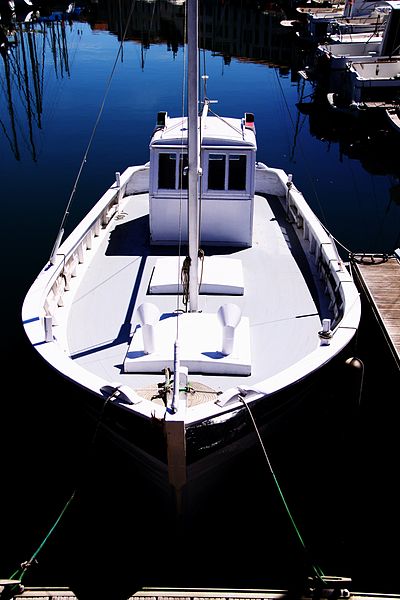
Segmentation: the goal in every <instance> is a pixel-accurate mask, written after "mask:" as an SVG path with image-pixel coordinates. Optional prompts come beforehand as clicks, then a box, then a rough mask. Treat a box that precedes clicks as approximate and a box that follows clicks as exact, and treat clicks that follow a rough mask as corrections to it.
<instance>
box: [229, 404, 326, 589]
mask: <svg viewBox="0 0 400 600" xmlns="http://www.w3.org/2000/svg"><path fill="white" fill-rule="evenodd" d="M239 398H240V400H241V402H243V404H244V405H245V407H246V408H247V411H248V413H249V415H250V418H251V421H252V423H253V426H254V430H255V432H256V434H257V437H258V440H259V442H260V444H261V448H262V450H263V453H264V456H265V459H266V461H267V464H268V467H269V470H270V472H271V475H272V477H273V479H274V482H275V484H276V487H277V489H278V492H279V495H280V497H281V500H282V502H283V505H284V507H285V510H286V512H287V514H288V516H289V520H290V522H291V524H292V525H293V528H294V530H295V532H296V535H297V537H298V539H299V540H300V544H301V545H302V547H303V549H304V551H305V552H306V553H308V552H307V548H306V545H305V543H304V540H303V538H302V537H301V533H300V531H299V528H298V527H297V525H296V523H295V520H294V518H293V516H292V513H291V512H290V509H289V506H288V504H287V502H286V500H285V497H284V495H283V492H282V490H281V488H280V485H279V482H278V479H277V477H276V475H275V473H274V470H273V468H272V465H271V462H270V460H269V457H268V454H267V451H266V450H265V446H264V444H263V441H262V439H261V436H260V433H259V431H258V428H257V425H256V422H255V420H254V417H253V415H252V413H251V410H250V407H249V405H248V404H247V402H246V401H245V399H244V397H243V396H242V395H240V396H239ZM311 567H312V569H313V571H314V572H315V575H316V576H317V578H318V579H321V577H323V576H324V573H323V571H322V569H321V568H320V567H319V566H318V565H315V564H314V563H311Z"/></svg>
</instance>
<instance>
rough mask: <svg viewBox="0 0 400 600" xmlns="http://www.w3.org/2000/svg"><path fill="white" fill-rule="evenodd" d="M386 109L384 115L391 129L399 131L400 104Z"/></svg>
mask: <svg viewBox="0 0 400 600" xmlns="http://www.w3.org/2000/svg"><path fill="white" fill-rule="evenodd" d="M385 110H386V117H387V119H388V121H389V123H390V125H391V127H393V129H394V130H395V131H397V132H398V133H400V104H399V103H397V104H394V105H393V106H389V107H388V108H386V109H385Z"/></svg>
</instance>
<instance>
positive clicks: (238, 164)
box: [228, 154, 246, 190]
mask: <svg viewBox="0 0 400 600" xmlns="http://www.w3.org/2000/svg"><path fill="white" fill-rule="evenodd" d="M228 189H229V190H245V189H246V156H245V155H244V154H230V156H229V176H228Z"/></svg>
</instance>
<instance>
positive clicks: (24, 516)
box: [3, 343, 393, 600]
mask: <svg viewBox="0 0 400 600" xmlns="http://www.w3.org/2000/svg"><path fill="white" fill-rule="evenodd" d="M22 345H23V343H22ZM24 350H26V351H28V350H27V349H26V348H24ZM31 359H32V371H30V369H29V375H30V376H32V378H34V379H35V378H37V379H36V381H37V383H38V390H41V393H39V395H38V396H37V397H36V399H34V398H33V395H32V394H31V395H30V396H29V398H28V397H26V398H25V400H22V401H21V403H22V405H23V409H24V411H26V416H27V417H28V415H29V414H30V415H31V417H32V418H31V419H30V418H26V419H24V420H23V421H19V420H18V408H17V407H15V406H14V408H11V409H10V410H11V411H12V413H13V415H11V416H12V417H13V418H12V419H9V423H12V427H11V428H12V432H10V433H11V435H9V438H11V439H9V443H10V447H12V448H14V451H13V452H12V453H10V452H9V455H10V458H11V461H10V463H11V465H12V467H13V469H12V471H11V472H12V473H14V475H15V477H14V478H12V477H10V484H9V486H8V491H9V493H8V494H7V495H6V496H7V497H6V502H7V503H9V505H10V507H12V514H13V515H15V516H14V520H13V521H12V522H10V523H5V529H6V532H5V533H6V536H5V539H7V538H8V539H12V540H13V546H14V547H12V548H11V549H9V550H10V552H8V555H7V560H6V561H5V562H4V563H3V564H5V565H7V566H8V569H9V571H10V574H11V572H12V571H13V569H14V568H15V567H17V566H19V563H20V562H22V561H23V560H27V559H28V558H29V557H30V556H31V555H32V553H33V552H34V551H35V550H36V548H37V547H38V546H39V545H40V544H41V543H42V541H43V540H45V539H46V536H47V534H48V532H49V530H50V528H51V526H52V525H53V524H54V523H55V521H56V519H57V518H58V516H59V514H60V512H61V510H62V508H63V507H64V506H65V504H66V503H67V501H68V499H69V498H70V497H71V494H72V492H73V491H74V490H75V496H74V498H73V500H72V502H71V504H70V505H69V507H68V509H67V510H66V512H65V513H64V515H63V517H62V519H61V521H60V523H59V524H58V526H57V527H56V528H55V530H54V531H53V532H52V534H51V535H50V536H49V537H48V538H47V539H46V541H45V544H44V545H43V548H42V549H41V551H40V554H38V556H37V559H38V563H37V564H35V565H33V566H32V567H31V568H30V569H29V571H28V572H27V573H26V575H25V582H24V583H25V585H46V586H51V585H54V586H59V585H66V586H69V587H70V588H71V589H72V590H74V591H75V593H76V594H77V596H78V598H79V599H80V600H86V599H87V600H89V599H92V598H94V597H96V598H97V599H98V598H104V599H105V598H113V599H115V600H118V599H121V600H124V599H126V598H127V597H129V595H130V594H132V593H133V592H134V591H136V590H137V589H140V588H141V587H142V586H175V587H184V586H188V587H196V586H198V587H223V588H227V587H230V588H233V587H238V588H244V587H249V588H250V587H251V588H267V587H269V588H271V587H272V588H278V589H282V588H287V587H291V586H294V585H297V584H298V583H299V582H301V581H303V579H304V577H305V576H306V575H312V574H313V573H312V572H310V565H312V564H317V565H318V566H319V567H320V568H321V569H322V571H323V572H324V573H325V574H327V575H338V576H353V580H355V582H356V583H357V580H359V582H360V586H362V583H363V581H365V580H366V579H365V573H364V565H365V564H366V565H367V566H368V569H372V565H370V564H369V563H368V556H366V555H367V553H368V550H367V549H368V546H369V545H370V543H371V542H370V540H368V539H366V538H367V533H366V529H368V530H369V531H372V533H373V535H374V536H375V537H376V538H377V539H379V538H380V537H382V536H383V532H381V531H377V529H379V528H380V526H385V525H386V526H388V525H389V523H388V522H387V521H388V516H387V515H386V516H385V514H384V508H385V504H386V502H385V501H384V498H383V494H385V495H386V494H387V493H388V492H389V490H390V485H391V481H390V480H389V479H385V471H384V465H383V464H382V463H381V462H380V459H382V455H381V453H382V452H383V451H384V452H387V451H388V450H389V447H390V442H389V445H388V443H387V440H386V446H382V445H381V444H382V440H381V439H380V437H381V436H382V437H383V438H385V435H383V433H386V432H387V430H386V432H379V430H378V431H376V433H375V434H374V436H373V437H372V438H370V437H369V436H370V434H371V422H372V421H373V422H375V425H376V427H377V429H378V427H379V424H380V423H383V421H384V418H383V416H381V415H379V416H378V418H377V419H376V418H375V416H376V415H375V414H371V411H372V412H373V410H374V409H372V406H374V407H376V402H375V399H374V398H372V399H369V400H368V402H370V404H368V405H366V406H365V407H364V408H362V410H360V409H359V408H358V407H357V406H356V402H354V398H355V397H356V394H352V398H351V399H350V401H351V403H352V404H351V406H352V409H351V410H350V407H349V398H346V394H344V393H342V394H338V393H337V392H338V386H339V388H340V382H336V383H335V384H334V385H332V382H330V384H329V382H327V386H326V389H321V397H320V398H318V399H316V400H315V402H313V403H312V404H310V405H309V406H308V408H307V409H306V411H305V412H303V413H302V415H301V416H299V418H298V419H297V418H296V420H295V422H288V423H287V424H286V425H285V427H284V428H283V429H282V430H281V431H280V432H277V433H276V434H275V435H274V436H272V437H271V438H269V439H268V441H265V449H266V451H267V454H268V458H269V460H270V463H271V465H272V467H273V470H274V476H275V477H276V479H277V481H278V483H279V488H278V487H277V485H276V483H275V481H274V477H273V476H272V474H271V472H270V470H269V467H268V464H267V462H266V460H265V456H264V454H263V452H262V449H261V447H259V446H257V447H255V448H254V449H252V450H250V451H247V452H246V453H245V454H244V455H243V456H241V458H240V459H239V460H237V461H236V462H235V463H234V464H232V465H230V466H229V467H228V468H227V469H226V470H225V471H224V473H223V474H222V476H221V478H220V479H219V480H218V481H217V482H215V483H214V484H213V486H212V487H210V488H209V489H206V490H204V491H203V493H202V494H199V495H196V496H195V497H194V496H189V497H188V498H187V500H186V509H187V512H186V513H185V515H186V516H184V517H182V518H180V519H177V518H176V515H175V513H174V510H173V504H172V503H170V502H167V501H166V498H165V497H164V496H161V495H160V493H159V492H158V491H157V490H156V489H155V488H154V487H153V486H152V485H151V483H149V482H148V481H147V480H146V479H144V478H143V476H142V475H141V474H140V473H139V472H137V471H136V469H135V467H134V466H133V465H132V463H131V462H130V460H129V458H128V457H127V456H126V455H125V454H123V453H122V451H120V450H119V449H117V448H115V447H113V446H110V444H109V443H108V442H107V441H105V440H104V439H103V438H102V437H101V436H100V435H99V436H97V435H96V424H95V423H93V422H91V421H90V420H89V419H87V420H86V419H85V418H84V411H83V406H81V403H82V402H84V397H80V395H79V392H78V391H77V390H76V388H75V387H72V386H71V385H70V384H69V383H68V382H64V381H60V379H59V377H58V376H57V375H56V374H52V373H49V372H48V371H46V372H45V373H44V368H45V367H44V365H43V364H42V361H41V360H40V359H39V358H37V357H35V356H33V357H30V360H31ZM351 377H353V378H355V379H354V383H355V385H354V387H353V390H354V388H355V389H357V386H358V385H359V378H358V374H354V373H352V375H351ZM44 381H45V382H46V384H44V383H43V382H44ZM39 382H40V383H39ZM371 389H372V388H371ZM44 390H53V393H52V394H51V395H50V394H44V393H43V392H44ZM71 400H72V401H71ZM386 404H387V406H386V410H385V412H386V416H388V414H389V411H390V410H391V409H392V407H391V406H390V400H389V399H388V400H387V401H386ZM382 406H383V408H384V402H383V403H382ZM21 408H22V406H21ZM363 411H364V414H363ZM9 416H10V415H9ZM33 422H35V425H34V426H32V423H33ZM365 436H368V439H365ZM18 440H19V441H20V443H19V441H18ZM378 444H379V446H378V447H377V445H378ZM388 446H389V447H388ZM21 452H23V453H22V454H21ZM386 474H387V475H389V473H386ZM377 484H380V486H381V487H380V491H379V490H377V489H376V485H377ZM281 493H282V494H283V496H284V498H285V501H286V502H287V505H288V507H289V509H290V512H291V515H292V517H293V520H294V523H295V526H296V528H297V530H298V531H296V529H295V528H294V527H293V524H292V523H291V521H290V519H289V518H288V514H287V511H286V509H285V507H284V505H283V502H282V499H281V496H280V494H281ZM391 502H393V500H392V501H391ZM372 505H373V506H372ZM371 510H375V511H376V510H379V511H381V516H380V518H379V519H376V514H370V517H369V518H368V517H365V513H368V512H369V511H371ZM366 519H367V520H366ZM373 528H375V531H373ZM386 533H387V532H386ZM299 534H300V535H301V537H302V540H303V541H304V545H305V547H306V548H303V546H302V544H301V543H300V541H299V537H298V536H299ZM364 544H365V547H364ZM305 550H306V551H305ZM386 552H387V549H386ZM354 574H355V575H356V577H354ZM5 575H8V574H7V573H6V574H5ZM377 581H379V582H382V573H381V572H379V570H378V572H377ZM360 586H357V589H358V590H360ZM387 586H388V589H387V591H390V590H391V591H393V587H392V588H390V585H389V581H388V582H387ZM353 589H356V588H353ZM368 591H370V589H368Z"/></svg>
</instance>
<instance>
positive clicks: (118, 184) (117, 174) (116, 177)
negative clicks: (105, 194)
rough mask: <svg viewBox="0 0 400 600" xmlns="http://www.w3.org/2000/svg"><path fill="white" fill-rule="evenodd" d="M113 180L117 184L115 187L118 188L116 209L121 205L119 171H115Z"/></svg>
mask: <svg viewBox="0 0 400 600" xmlns="http://www.w3.org/2000/svg"><path fill="white" fill-rule="evenodd" d="M115 182H116V184H117V188H118V201H117V202H118V209H117V210H119V207H120V205H121V197H122V187H121V173H120V172H119V171H117V172H116V173H115Z"/></svg>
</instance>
